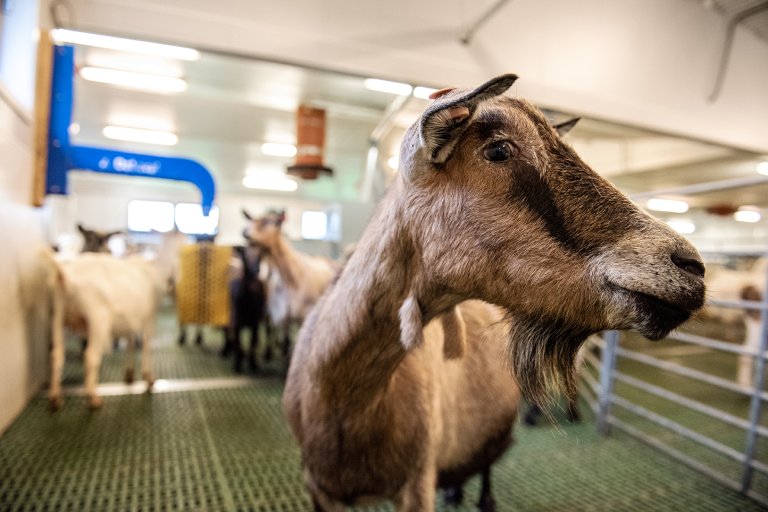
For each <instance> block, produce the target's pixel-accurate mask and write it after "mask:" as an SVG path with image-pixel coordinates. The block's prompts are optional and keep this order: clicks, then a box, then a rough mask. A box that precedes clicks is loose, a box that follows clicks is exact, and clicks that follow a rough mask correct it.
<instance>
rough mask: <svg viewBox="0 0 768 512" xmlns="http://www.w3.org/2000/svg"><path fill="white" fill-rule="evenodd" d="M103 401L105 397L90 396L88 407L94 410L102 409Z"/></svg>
mask: <svg viewBox="0 0 768 512" xmlns="http://www.w3.org/2000/svg"><path fill="white" fill-rule="evenodd" d="M103 403H104V399H102V398H101V397H100V396H92V397H89V398H88V407H89V408H90V409H91V410H93V411H95V410H96V409H100V408H101V406H102V404H103Z"/></svg>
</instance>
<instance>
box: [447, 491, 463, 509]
mask: <svg viewBox="0 0 768 512" xmlns="http://www.w3.org/2000/svg"><path fill="white" fill-rule="evenodd" d="M443 501H444V502H445V504H446V505H451V506H453V507H458V506H459V505H461V504H462V503H463V502H464V490H463V489H462V488H461V487H448V488H447V489H445V490H444V491H443Z"/></svg>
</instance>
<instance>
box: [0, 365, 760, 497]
mask: <svg viewBox="0 0 768 512" xmlns="http://www.w3.org/2000/svg"><path fill="white" fill-rule="evenodd" d="M281 392H282V384H281V382H280V381H279V380H278V379H260V380H256V381H254V385H252V386H249V387H241V388H235V389H216V390H205V391H190V392H176V393H164V394H155V395H133V396H117V397H106V398H105V401H104V406H103V408H102V409H100V410H98V411H95V412H90V411H88V410H87V408H86V404H85V400H84V399H83V398H78V397H68V398H67V402H66V404H65V406H64V408H63V409H62V410H61V411H59V412H58V413H56V414H50V413H49V412H48V410H47V403H46V400H45V399H44V398H43V397H40V398H37V399H35V400H33V401H32V402H31V403H30V405H29V406H28V407H27V408H26V409H25V411H24V412H23V414H22V415H21V416H20V417H19V418H18V419H17V420H16V421H15V422H14V424H13V425H12V426H11V427H10V428H9V429H8V431H7V432H6V433H5V434H4V435H3V436H2V437H0V510H3V511H33V510H34V511H43V510H51V511H52V510H56V511H59V510H64V511H66V510H72V511H75V510H76V511H85V510H97V511H140V510H141V511H147V510H205V511H216V510H223V511H235V510H243V511H245V510H253V511H307V510H311V506H310V502H309V498H308V496H307V494H306V493H305V491H304V488H303V485H302V483H301V482H302V481H301V475H300V457H299V451H298V449H297V447H296V445H295V443H294V441H293V439H292V437H291V435H290V433H289V431H288V429H287V427H286V425H285V422H284V420H283V417H282V413H281V407H280V395H281ZM584 409H586V408H584ZM585 416H586V418H585V422H584V423H582V424H580V425H570V424H567V423H564V422H563V423H561V425H560V427H559V428H553V427H551V426H540V427H534V428H530V427H525V426H523V425H518V427H517V430H516V438H517V441H516V443H515V445H514V446H513V447H512V448H511V449H510V450H509V452H508V453H507V454H506V455H505V457H504V458H503V459H502V460H501V461H500V462H499V463H498V464H497V465H496V466H495V469H494V481H493V485H494V490H495V496H496V500H497V510H499V511H500V512H503V511H513V510H514V511H664V510H670V511H673V510H674V511H677V510H686V511H721V510H722V511H730V510H743V511H749V510H760V508H759V507H758V506H757V505H756V504H755V503H754V502H752V501H751V500H749V499H748V498H745V497H743V496H741V495H739V494H738V493H736V492H733V491H731V490H729V489H727V488H725V487H723V486H721V485H719V484H717V483H716V482H713V481H712V480H710V479H708V478H706V477H704V476H702V475H700V474H699V473H697V472H695V471H693V470H691V469H688V468H687V467H685V466H683V465H681V464H679V463H677V462H675V461H674V460H672V459H670V458H668V457H666V456H665V455H664V454H662V453H660V452H658V451H656V450H654V449H651V448H648V447H646V446H645V445H643V444H642V443H640V442H638V441H636V440H634V439H633V438H631V437H628V436H625V435H622V434H621V433H619V432H616V433H615V434H614V435H613V436H612V437H610V438H607V439H602V438H600V437H598V436H597V434H596V433H595V425H594V418H593V417H592V415H591V414H586V415H585ZM562 421H564V420H562ZM478 492H479V479H478V478H475V479H473V480H472V481H471V482H470V483H469V484H468V485H467V488H466V489H465V496H466V505H465V506H463V507H458V508H451V507H446V506H443V505H442V504H439V505H438V510H440V511H446V512H447V511H455V512H466V511H470V510H475V509H474V508H473V507H472V506H471V504H472V503H474V502H475V501H476V500H477V496H478ZM366 510H369V511H373V510H392V508H391V507H390V506H379V507H376V508H370V509H366Z"/></svg>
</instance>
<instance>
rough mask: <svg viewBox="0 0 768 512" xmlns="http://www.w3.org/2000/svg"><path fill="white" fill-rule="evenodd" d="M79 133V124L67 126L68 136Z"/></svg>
mask: <svg viewBox="0 0 768 512" xmlns="http://www.w3.org/2000/svg"><path fill="white" fill-rule="evenodd" d="M78 133H80V124H79V123H72V124H70V125H69V134H70V135H77V134H78Z"/></svg>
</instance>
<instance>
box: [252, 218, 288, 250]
mask: <svg viewBox="0 0 768 512" xmlns="http://www.w3.org/2000/svg"><path fill="white" fill-rule="evenodd" d="M243 216H244V217H245V218H246V219H247V220H248V221H249V224H248V227H247V228H246V229H245V230H244V231H243V237H245V239H246V240H247V241H248V243H249V244H250V245H255V246H258V247H261V248H263V249H266V250H268V251H269V250H272V249H273V248H274V247H275V246H276V244H277V241H278V240H279V238H280V236H281V229H282V227H283V222H285V210H270V211H269V212H267V213H266V214H264V215H262V216H261V217H254V216H252V215H250V214H249V213H248V212H247V211H246V210H243Z"/></svg>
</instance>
